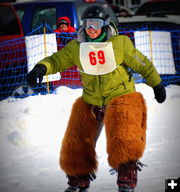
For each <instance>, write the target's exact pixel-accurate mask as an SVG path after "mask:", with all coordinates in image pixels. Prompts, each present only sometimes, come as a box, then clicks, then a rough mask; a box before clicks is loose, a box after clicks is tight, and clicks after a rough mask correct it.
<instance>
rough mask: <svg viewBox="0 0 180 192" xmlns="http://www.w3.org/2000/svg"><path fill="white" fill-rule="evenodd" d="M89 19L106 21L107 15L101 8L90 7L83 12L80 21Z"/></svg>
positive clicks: (98, 6) (96, 6)
mask: <svg viewBox="0 0 180 192" xmlns="http://www.w3.org/2000/svg"><path fill="white" fill-rule="evenodd" d="M90 18H96V19H102V20H104V21H106V18H107V14H106V12H105V10H104V8H103V7H102V6H100V5H92V6H89V7H88V8H87V9H86V10H85V11H84V13H83V14H82V17H81V19H90Z"/></svg>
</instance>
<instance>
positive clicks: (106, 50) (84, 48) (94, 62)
mask: <svg viewBox="0 0 180 192" xmlns="http://www.w3.org/2000/svg"><path fill="white" fill-rule="evenodd" d="M80 62H81V65H82V68H83V72H84V73H87V74H91V75H103V74H107V73H110V72H112V71H113V70H114V69H115V68H116V67H117V66H116V61H115V57H114V50H113V46H112V43H111V42H85V43H81V44H80Z"/></svg>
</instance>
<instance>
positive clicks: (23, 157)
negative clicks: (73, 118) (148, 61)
mask: <svg viewBox="0 0 180 192" xmlns="http://www.w3.org/2000/svg"><path fill="white" fill-rule="evenodd" d="M136 87H137V90H138V91H140V92H142V93H143V95H144V97H145V99H146V101H147V107H148V130H147V147H146V151H145V153H144V156H143V158H142V159H141V161H142V162H143V163H145V164H147V165H148V167H145V168H144V169H143V170H142V171H141V172H140V173H139V181H138V186H137V188H136V192H164V191H165V178H167V177H179V176H180V130H179V128H180V125H179V124H180V115H179V109H180V86H175V85H171V86H169V87H167V88H166V90H167V100H166V101H165V102H164V103H163V104H158V103H157V102H156V101H155V100H154V96H153V90H152V89H151V88H150V87H148V86H146V85H144V84H138V85H136ZM81 94H82V90H81V89H77V90H72V89H69V88H67V87H60V88H58V90H57V91H56V93H55V94H51V95H38V96H31V97H27V98H24V99H16V100H15V99H13V98H8V99H6V100H3V101H1V102H0V173H1V174H0V192H63V191H64V189H65V188H66V186H67V184H66V182H67V180H66V177H65V174H64V173H63V172H62V171H61V170H60V168H59V164H58V160H59V150H60V146H61V140H62V137H63V135H64V131H65V128H66V124H67V121H68V117H69V114H70V111H71V106H72V104H73V102H74V101H75V99H76V98H77V97H79V96H80V95H81ZM96 151H97V154H98V158H99V170H98V172H97V179H96V180H95V181H94V182H92V185H91V191H93V192H110V191H111V192H117V186H116V176H115V175H113V176H111V175H109V169H110V167H109V166H108V163H107V154H106V139H105V133H104V131H103V132H102V134H101V136H100V138H99V140H98V143H97V148H96Z"/></svg>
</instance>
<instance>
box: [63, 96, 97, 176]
mask: <svg viewBox="0 0 180 192" xmlns="http://www.w3.org/2000/svg"><path fill="white" fill-rule="evenodd" d="M97 126H98V123H97V120H96V117H95V115H94V113H93V112H92V105H89V104H87V103H85V102H84V101H83V99H82V97H80V98H78V99H77V100H76V101H75V103H74V105H73V107H72V111H71V116H70V119H69V122H68V126H67V129H66V132H65V135H64V138H63V141H62V148H61V151H60V166H61V168H62V169H63V170H64V171H65V173H66V174H67V175H69V176H77V175H86V174H90V173H93V172H94V171H95V170H96V169H97V164H98V163H97V160H96V152H95V138H96V135H97Z"/></svg>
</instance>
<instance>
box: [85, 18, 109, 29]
mask: <svg viewBox="0 0 180 192" xmlns="http://www.w3.org/2000/svg"><path fill="white" fill-rule="evenodd" d="M104 25H106V22H105V21H103V20H101V19H84V20H83V27H84V28H85V29H90V28H93V29H101V28H102V27H103V26H104Z"/></svg>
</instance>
